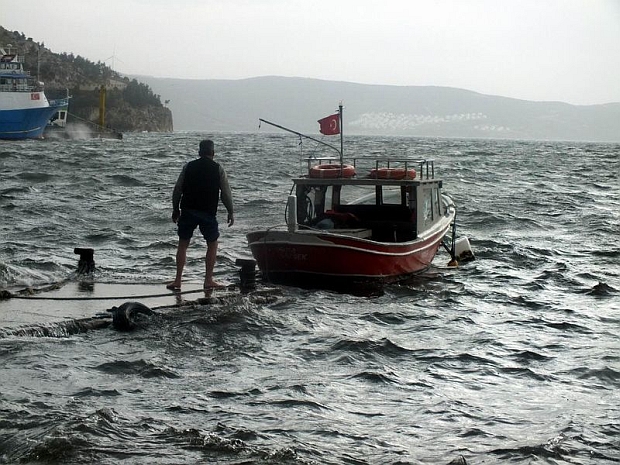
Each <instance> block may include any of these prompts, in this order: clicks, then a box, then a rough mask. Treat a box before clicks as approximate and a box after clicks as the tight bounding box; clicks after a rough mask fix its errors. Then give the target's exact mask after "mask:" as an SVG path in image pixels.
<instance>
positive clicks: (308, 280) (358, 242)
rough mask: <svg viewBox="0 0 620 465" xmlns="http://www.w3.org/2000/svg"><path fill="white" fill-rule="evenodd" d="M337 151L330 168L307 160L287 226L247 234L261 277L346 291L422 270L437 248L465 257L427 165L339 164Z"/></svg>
mask: <svg viewBox="0 0 620 465" xmlns="http://www.w3.org/2000/svg"><path fill="white" fill-rule="evenodd" d="M334 116H337V117H339V118H338V123H339V124H338V127H337V128H336V129H334V128H332V129H331V132H329V131H330V130H329V129H328V132H327V133H329V134H334V133H335V132H333V131H335V130H338V133H339V134H341V137H342V132H341V131H340V130H339V128H340V127H341V122H342V107H340V111H339V113H338V114H337V115H334ZM261 121H263V122H266V123H268V124H272V125H274V126H277V127H279V128H281V129H285V130H287V131H290V132H293V133H295V134H298V135H300V136H303V135H302V134H300V133H297V132H295V131H291V130H288V129H286V128H284V127H282V126H278V125H275V124H273V123H270V122H268V121H265V120H261ZM321 132H323V130H322V131H321ZM324 133H326V132H324ZM304 137H308V138H310V139H313V138H312V137H309V136H304ZM313 140H315V141H318V140H317V139H313ZM341 141H342V139H341ZM319 142H321V141H319ZM321 143H323V142H321ZM325 145H329V144H325ZM330 147H332V148H335V147H333V146H330ZM335 149H336V150H338V149H337V148H335ZM339 152H340V154H341V157H340V160H339V161H338V162H336V163H334V161H333V159H312V160H308V171H307V174H304V175H302V176H299V177H297V178H294V179H293V189H292V191H291V193H292V195H290V196H289V198H288V202H287V207H286V208H287V212H286V224H284V225H282V226H279V227H278V226H276V227H273V228H268V229H265V230H261V231H254V232H251V233H249V234H247V240H248V245H249V247H250V249H251V251H252V255H253V256H254V259H255V260H256V262H257V264H258V267H259V269H260V271H261V273H262V276H263V278H264V279H266V280H268V281H271V282H274V283H283V284H292V285H297V286H301V287H312V288H317V287H318V288H331V289H348V288H350V287H351V286H354V287H357V286H359V285H361V286H365V285H368V284H385V283H391V282H397V281H400V280H404V279H406V278H409V277H410V276H412V275H414V274H417V273H420V272H423V271H425V270H427V269H428V268H429V267H430V265H431V262H432V261H433V258H434V257H435V255H436V254H437V251H438V250H439V248H440V247H441V246H442V244H443V245H444V246H445V247H446V249H447V250H448V251H449V252H450V253H451V258H452V262H453V263H455V262H456V259H457V257H458V255H457V253H459V254H461V255H463V256H465V255H469V254H471V250H470V249H469V242H468V241H467V239H466V238H465V239H464V241H463V240H460V241H459V244H458V246H459V248H460V249H461V250H460V251H458V252H457V250H456V246H457V241H455V216H456V207H455V205H454V203H453V202H452V200H451V199H450V198H449V197H447V196H446V195H444V194H443V193H442V187H443V183H442V180H441V179H439V178H437V177H435V166H434V163H433V161H431V160H415V161H414V160H408V159H387V158H381V159H375V158H368V157H358V158H354V159H352V160H351V163H350V164H345V163H343V161H342V143H341V149H340V150H339ZM449 233H451V240H449V241H445V240H444V238H445V236H446V235H448V234H449Z"/></svg>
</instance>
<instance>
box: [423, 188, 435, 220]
mask: <svg viewBox="0 0 620 465" xmlns="http://www.w3.org/2000/svg"><path fill="white" fill-rule="evenodd" d="M422 218H423V219H424V223H431V222H432V221H433V190H432V189H424V192H423V194H422Z"/></svg>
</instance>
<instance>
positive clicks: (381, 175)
mask: <svg viewBox="0 0 620 465" xmlns="http://www.w3.org/2000/svg"><path fill="white" fill-rule="evenodd" d="M415 175H416V173H415V170H414V169H413V168H411V169H408V170H405V168H377V169H374V170H371V171H370V177H371V178H375V179H404V178H407V179H415Z"/></svg>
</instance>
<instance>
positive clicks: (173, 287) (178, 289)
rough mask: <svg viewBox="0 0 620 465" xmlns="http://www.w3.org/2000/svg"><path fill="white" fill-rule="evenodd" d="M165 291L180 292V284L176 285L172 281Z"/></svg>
mask: <svg viewBox="0 0 620 465" xmlns="http://www.w3.org/2000/svg"><path fill="white" fill-rule="evenodd" d="M166 289H170V290H171V291H180V290H181V284H179V283H177V282H176V281H172V282H171V283H170V284H167V285H166Z"/></svg>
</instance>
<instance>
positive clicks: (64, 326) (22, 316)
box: [0, 280, 281, 337]
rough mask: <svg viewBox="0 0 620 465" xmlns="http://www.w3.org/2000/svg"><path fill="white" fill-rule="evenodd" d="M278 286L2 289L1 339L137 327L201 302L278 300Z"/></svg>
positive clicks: (85, 284) (73, 284) (77, 284)
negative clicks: (139, 322) (147, 319)
mask: <svg viewBox="0 0 620 465" xmlns="http://www.w3.org/2000/svg"><path fill="white" fill-rule="evenodd" d="M278 295H281V293H280V292H279V290H278V289H274V288H261V289H256V288H255V287H252V288H251V289H247V288H243V289H242V288H241V287H240V286H239V285H238V284H230V285H227V286H225V287H221V288H214V289H209V290H207V291H205V290H204V289H202V288H201V287H200V286H198V285H191V284H188V285H184V288H183V290H182V291H180V292H173V291H170V290H168V289H166V287H165V284H163V283H128V284H118V283H105V282H104V283H102V282H95V281H89V280H85V281H81V280H75V281H73V280H71V281H65V282H62V283H57V284H53V285H49V286H44V287H39V288H26V289H7V290H0V337H7V336H11V335H16V336H20V335H21V336H63V335H67V334H75V333H78V332H83V331H88V330H92V329H100V328H106V327H113V328H115V329H117V330H121V331H126V330H132V329H134V325H133V322H134V320H135V319H138V318H143V317H144V315H148V314H149V312H153V313H161V314H165V313H173V312H178V311H180V310H183V309H184V308H187V309H194V308H196V307H199V306H205V307H208V306H214V305H219V304H225V303H234V302H237V301H240V300H242V299H249V300H250V301H253V302H269V301H275V300H277V296H278Z"/></svg>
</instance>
